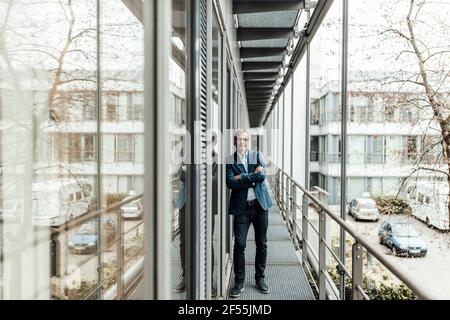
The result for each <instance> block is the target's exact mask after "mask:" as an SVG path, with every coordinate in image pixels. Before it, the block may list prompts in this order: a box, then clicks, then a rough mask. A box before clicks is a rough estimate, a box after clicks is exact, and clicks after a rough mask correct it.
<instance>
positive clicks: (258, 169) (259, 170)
mask: <svg viewBox="0 0 450 320" xmlns="http://www.w3.org/2000/svg"><path fill="white" fill-rule="evenodd" d="M263 170H264V167H261V166H259V167H256V169H255V173H261V172H263Z"/></svg>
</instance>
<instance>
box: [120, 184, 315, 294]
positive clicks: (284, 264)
mask: <svg viewBox="0 0 450 320" xmlns="http://www.w3.org/2000/svg"><path fill="white" fill-rule="evenodd" d="M271 197H272V202H273V203H274V205H273V207H272V208H271V209H270V210H269V230H268V236H267V237H268V241H267V254H268V255H267V264H266V280H267V284H268V285H269V288H270V293H269V294H262V293H259V292H258V291H257V290H256V288H255V280H254V272H255V271H254V270H255V264H254V260H255V249H256V246H255V236H254V231H253V227H250V230H249V232H248V237H247V248H246V252H245V260H246V266H245V274H246V279H245V284H244V292H243V293H242V294H241V296H240V297H239V298H237V299H230V300H314V299H315V297H314V294H313V292H312V290H311V287H310V285H309V282H308V279H307V277H306V274H305V272H304V270H303V268H302V266H301V261H300V260H299V259H301V256H300V255H299V254H297V253H296V251H295V249H294V246H293V244H292V241H291V239H290V238H289V233H288V231H287V228H286V225H285V223H284V221H283V218H282V217H281V215H280V211H279V209H278V206H277V205H276V201H275V199H274V198H273V194H272V193H271ZM178 245H179V241H178V239H176V240H175V241H173V243H172V263H171V267H172V268H171V273H172V276H171V298H172V299H174V300H179V299H185V298H186V294H185V293H175V292H174V289H175V287H176V285H177V283H178V282H179V281H180V279H181V268H180V258H179V251H178ZM233 285H234V273H233V274H232V279H231V281H230V286H231V287H232V286H233ZM231 287H230V288H231ZM143 292H144V290H143V284H142V283H141V284H140V285H139V286H137V288H136V289H135V290H134V292H133V293H132V294H131V295H130V296H129V298H128V299H130V300H142V299H143V298H144V293H143ZM225 299H229V298H228V297H225Z"/></svg>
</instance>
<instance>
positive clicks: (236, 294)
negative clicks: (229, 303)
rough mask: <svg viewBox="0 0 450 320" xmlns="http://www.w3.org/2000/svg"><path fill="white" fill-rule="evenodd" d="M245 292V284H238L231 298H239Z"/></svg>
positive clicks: (231, 291) (231, 293) (233, 289)
mask: <svg viewBox="0 0 450 320" xmlns="http://www.w3.org/2000/svg"><path fill="white" fill-rule="evenodd" d="M242 291H244V283H240V282H238V283H236V284H235V285H234V287H233V288H232V289H231V290H230V298H237V297H239V296H240V295H241V292H242Z"/></svg>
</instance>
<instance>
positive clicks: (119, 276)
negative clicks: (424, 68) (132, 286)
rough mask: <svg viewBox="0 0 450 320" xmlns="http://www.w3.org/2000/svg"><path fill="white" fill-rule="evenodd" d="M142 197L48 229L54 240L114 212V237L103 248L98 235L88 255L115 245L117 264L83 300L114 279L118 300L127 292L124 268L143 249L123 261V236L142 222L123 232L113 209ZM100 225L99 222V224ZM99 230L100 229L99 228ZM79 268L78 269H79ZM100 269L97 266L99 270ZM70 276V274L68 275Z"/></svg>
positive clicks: (140, 196) (133, 198)
mask: <svg viewBox="0 0 450 320" xmlns="http://www.w3.org/2000/svg"><path fill="white" fill-rule="evenodd" d="M143 197H144V194H143V193H142V194H139V195H136V196H132V197H127V199H126V200H122V201H120V202H116V203H114V204H113V205H111V206H109V207H107V208H103V209H100V210H96V211H92V212H89V213H87V214H84V215H82V216H79V217H77V218H75V219H72V220H70V221H67V222H66V223H64V224H62V225H60V226H56V227H50V230H51V233H52V238H55V237H56V236H57V235H58V234H62V233H66V232H68V231H70V230H72V229H74V228H76V227H78V226H80V225H82V224H83V223H85V222H87V221H89V220H91V219H95V218H99V217H101V216H102V215H103V214H107V213H110V212H111V211H114V214H116V215H117V229H116V230H115V236H114V239H113V240H111V241H110V242H108V243H106V244H104V245H103V246H101V243H100V235H99V237H98V240H97V246H98V248H97V250H96V251H95V253H93V254H90V257H95V256H98V255H100V254H102V253H103V252H104V251H106V249H107V248H109V247H111V246H112V245H116V247H117V252H116V255H117V260H116V261H117V262H116V264H117V265H116V266H115V270H114V271H113V272H112V273H111V274H110V275H109V276H108V277H106V278H103V279H101V281H100V282H99V283H97V284H96V285H95V286H94V288H92V289H91V291H90V292H89V293H88V294H87V295H86V296H84V297H83V298H84V299H88V298H89V297H90V296H92V294H94V293H95V292H96V291H97V290H99V289H101V288H102V287H103V285H104V284H105V283H107V282H108V281H110V280H111V279H114V278H116V283H115V284H113V286H114V288H115V289H114V290H115V291H114V292H115V295H116V297H117V298H118V299H121V298H122V297H123V295H124V293H125V292H126V291H127V287H126V285H127V284H129V283H132V282H133V281H132V280H133V279H131V278H130V279H128V278H127V279H125V277H129V276H128V275H126V274H125V271H126V270H125V266H126V264H127V263H129V262H130V261H132V259H133V258H135V257H136V256H137V255H138V254H139V253H140V252H142V249H143V247H142V246H140V247H139V248H138V249H136V250H135V251H134V252H133V253H132V257H130V258H129V259H127V260H126V259H125V256H124V255H125V243H124V239H125V236H126V235H128V234H130V233H131V232H133V231H134V230H137V229H138V228H139V227H140V226H142V225H143V223H144V222H143V221H141V222H138V223H136V225H135V226H133V227H131V228H128V229H127V230H124V227H123V217H122V211H121V210H115V209H119V208H121V207H122V206H124V205H126V204H128V203H130V202H132V201H136V200H139V199H142V198H143ZM100 225H101V222H100ZM100 228H101V227H100ZM89 261H90V259H87V260H86V261H84V262H83V263H82V264H81V266H83V265H84V264H86V263H88V262H89ZM81 266H79V267H81ZM101 268H102V267H101V266H99V270H100V269H101ZM68 276H70V274H69V275H68ZM125 280H127V281H125ZM53 295H54V296H60V292H55V293H53Z"/></svg>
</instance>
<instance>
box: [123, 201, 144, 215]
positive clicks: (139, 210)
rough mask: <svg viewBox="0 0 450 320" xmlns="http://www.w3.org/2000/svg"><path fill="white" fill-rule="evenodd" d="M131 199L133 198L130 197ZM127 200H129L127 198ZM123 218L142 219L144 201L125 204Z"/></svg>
mask: <svg viewBox="0 0 450 320" xmlns="http://www.w3.org/2000/svg"><path fill="white" fill-rule="evenodd" d="M130 198H131V197H130ZM125 200H127V198H125ZM120 209H121V211H122V217H123V218H124V219H142V214H143V212H144V204H143V199H142V198H141V199H137V200H133V201H131V202H128V203H127V204H124V205H123V206H122V207H121V208H120Z"/></svg>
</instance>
